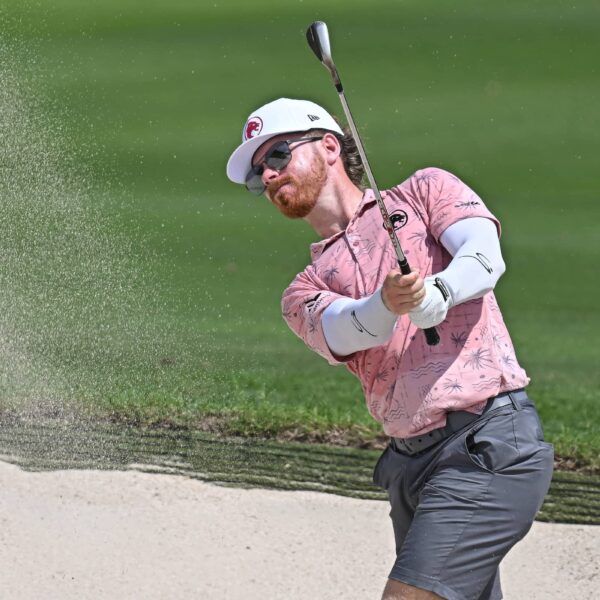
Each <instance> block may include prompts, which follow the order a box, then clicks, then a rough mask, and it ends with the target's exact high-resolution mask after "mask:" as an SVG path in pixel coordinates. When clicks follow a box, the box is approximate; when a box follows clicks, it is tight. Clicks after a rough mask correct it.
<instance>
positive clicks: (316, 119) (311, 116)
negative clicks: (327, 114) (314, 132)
mask: <svg viewBox="0 0 600 600" xmlns="http://www.w3.org/2000/svg"><path fill="white" fill-rule="evenodd" d="M306 116H307V117H308V118H309V119H310V120H311V121H318V120H319V119H320V118H321V117H317V115H306Z"/></svg>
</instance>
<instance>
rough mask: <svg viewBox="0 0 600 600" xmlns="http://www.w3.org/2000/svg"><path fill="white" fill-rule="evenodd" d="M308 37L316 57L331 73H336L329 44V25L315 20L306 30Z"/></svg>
mask: <svg viewBox="0 0 600 600" xmlns="http://www.w3.org/2000/svg"><path fill="white" fill-rule="evenodd" d="M306 39H307V40H308V45H309V46H310V47H311V49H312V51H313V52H314V53H315V55H316V57H317V58H318V59H319V60H320V61H321V62H322V63H323V64H324V65H325V67H327V69H329V71H330V73H331V75H332V76H333V75H334V74H335V71H336V69H335V64H334V63H333V58H332V57H331V46H330V45H329V32H328V31H327V25H326V24H325V23H323V21H315V22H314V23H313V24H312V25H311V26H310V27H309V28H308V29H307V30H306Z"/></svg>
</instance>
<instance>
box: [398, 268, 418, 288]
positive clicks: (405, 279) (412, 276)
mask: <svg viewBox="0 0 600 600" xmlns="http://www.w3.org/2000/svg"><path fill="white" fill-rule="evenodd" d="M418 277H419V271H411V272H410V273H409V274H408V275H402V274H398V275H395V276H394V283H395V284H396V285H397V286H399V287H407V286H409V285H412V284H413V283H414V282H415V281H416V280H417V279H418Z"/></svg>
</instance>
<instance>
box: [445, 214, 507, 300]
mask: <svg viewBox="0 0 600 600" xmlns="http://www.w3.org/2000/svg"><path fill="white" fill-rule="evenodd" d="M440 241H441V242H442V244H443V245H444V247H445V248H446V249H447V250H448V252H450V254H451V255H452V256H453V257H454V258H453V259H452V262H451V263H450V264H449V265H448V266H447V267H446V268H445V269H444V270H443V271H441V272H440V273H437V274H436V275H435V277H439V278H440V279H441V280H442V281H443V282H444V283H445V284H446V287H447V288H448V291H449V292H450V296H451V298H452V300H451V306H456V305H457V304H461V303H462V302H466V301H467V300H473V299H474V298H480V297H481V296H483V295H484V294H487V292H489V291H491V290H493V289H494V286H495V285H496V282H497V281H498V279H500V276H501V275H502V273H504V271H505V270H506V267H505V265H504V260H503V259H502V252H501V251H500V240H499V239H498V231H497V230H496V225H495V224H494V222H493V221H491V220H490V219H486V218H485V217H471V218H469V219H463V220H462V221H458V222H457V223H454V224H453V225H450V227H448V229H446V231H444V233H442V236H441V238H440Z"/></svg>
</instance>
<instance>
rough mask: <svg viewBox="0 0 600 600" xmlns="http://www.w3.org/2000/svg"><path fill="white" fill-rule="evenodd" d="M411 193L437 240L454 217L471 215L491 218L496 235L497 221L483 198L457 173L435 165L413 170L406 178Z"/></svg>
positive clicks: (452, 222) (459, 217) (464, 217)
mask: <svg viewBox="0 0 600 600" xmlns="http://www.w3.org/2000/svg"><path fill="white" fill-rule="evenodd" d="M410 187H411V191H412V196H413V197H414V198H415V199H416V201H417V202H418V203H419V204H420V205H421V207H422V208H423V211H422V212H423V213H424V216H425V217H426V218H427V220H428V228H429V230H430V232H431V235H433V237H434V238H435V240H436V241H437V242H438V243H440V238H441V236H442V233H444V231H445V230H446V229H447V228H448V227H450V225H453V224H454V223H457V222H458V221H461V220H462V219H467V218H471V217H485V218H488V219H491V220H492V221H493V222H494V224H495V225H496V229H497V230H498V237H500V232H501V230H500V222H499V221H498V219H497V218H496V217H495V216H494V215H493V214H492V213H491V211H490V210H489V209H488V208H487V207H486V205H485V204H484V202H483V200H482V199H481V198H480V197H479V196H478V195H477V194H476V193H475V192H474V191H473V190H472V189H471V188H470V187H469V186H468V185H466V184H465V183H464V182H462V181H461V180H460V179H459V178H458V177H456V176H455V175H453V174H452V173H449V172H448V171H444V170H443V169H438V168H434V167H431V168H427V169H423V170H421V171H417V172H416V173H415V174H414V175H413V176H412V177H411V180H410Z"/></svg>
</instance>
